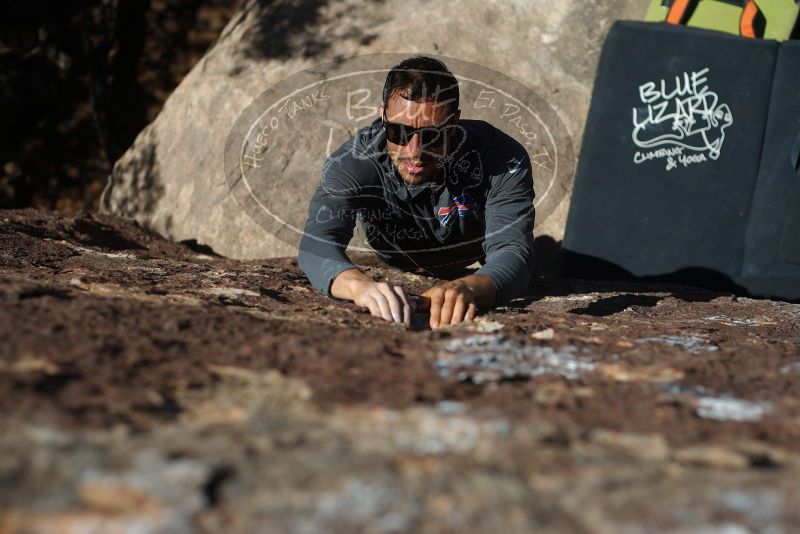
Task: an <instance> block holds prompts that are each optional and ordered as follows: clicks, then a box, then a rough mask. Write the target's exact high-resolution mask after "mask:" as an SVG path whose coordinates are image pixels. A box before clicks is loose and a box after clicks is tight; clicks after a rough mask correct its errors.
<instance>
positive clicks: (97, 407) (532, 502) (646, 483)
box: [0, 210, 800, 533]
mask: <svg viewBox="0 0 800 534" xmlns="http://www.w3.org/2000/svg"><path fill="white" fill-rule="evenodd" d="M189 245H190V246H187V245H184V244H177V243H171V242H167V241H165V240H163V239H161V238H159V237H158V236H157V235H155V234H153V233H151V232H149V231H145V230H143V229H142V228H141V227H140V226H139V225H138V224H136V223H135V222H133V221H131V220H127V219H119V218H114V217H109V216H103V215H98V214H94V213H90V212H79V213H73V214H67V215H64V214H55V213H50V212H43V211H34V210H21V211H0V301H1V302H2V306H0V336H2V339H3V343H2V345H0V531H2V532H17V531H25V532H28V531H37V532H39V531H42V532H50V531H53V532H55V531H57V532H86V531H90V530H91V531H102V532H117V531H159V532H183V531H186V530H189V529H198V530H204V531H211V532H228V531H248V532H252V531H264V532H320V533H338V532H341V533H350V532H445V531H448V532H449V531H456V530H457V531H459V532H476V533H477V532H487V531H502V532H510V533H516V532H520V533H522V532H533V531H537V532H539V531H541V532H563V531H577V532H609V533H611V532H614V533H618V532H644V531H653V530H658V531H671V532H689V531H691V532H698V531H703V532H791V531H796V530H797V529H798V528H799V527H800V502H798V495H800V476H798V475H799V474H800V445H798V443H800V440H799V439H798V438H800V401H798V398H797V391H798V388H800V331H799V330H798V326H797V325H798V320H799V319H800V305H797V304H788V303H783V302H776V301H769V300H751V299H744V298H736V297H732V296H730V295H725V294H716V293H709V292H705V291H700V290H695V289H691V288H686V287H680V286H668V285H633V284H593V283H587V282H581V281H569V280H544V279H538V280H536V281H535V283H534V285H533V286H532V287H531V291H530V294H529V295H528V296H527V297H525V298H521V299H517V300H514V301H512V302H511V303H510V304H509V305H508V306H506V307H503V308H500V309H497V310H493V311H490V312H483V313H481V314H480V315H479V316H478V317H477V320H476V321H475V322H473V323H469V324H463V325H456V326H451V327H447V328H444V329H440V330H437V331H430V330H426V329H419V328H415V329H410V330H407V329H406V328H405V327H403V326H401V325H397V324H393V323H388V322H385V321H383V320H381V319H378V318H375V317H371V316H369V315H368V314H365V313H363V312H360V311H359V309H358V308H357V307H355V306H353V305H351V304H337V303H335V302H333V301H330V300H328V299H326V298H325V297H324V296H322V295H320V294H318V293H316V292H315V291H314V290H313V289H312V288H311V286H310V285H309V284H308V282H307V281H306V280H305V278H304V277H303V275H302V273H301V272H300V271H299V270H298V269H297V266H296V264H295V261H294V260H293V259H291V258H279V259H271V260H266V261H236V260H230V259H224V258H220V257H216V256H213V255H210V254H209V253H208V252H207V251H206V252H203V251H202V249H201V248H200V247H198V246H197V245H196V244H192V243H190V244H189ZM358 261H359V263H361V264H362V265H363V266H364V268H365V269H366V270H367V271H368V272H369V274H370V275H372V276H373V277H375V278H382V279H386V280H390V281H394V282H397V283H402V284H404V285H405V286H406V287H407V288H408V289H409V290H410V291H411V292H413V293H417V294H418V293H420V292H421V291H423V290H424V289H425V288H427V287H428V286H429V285H430V284H431V283H433V282H434V281H433V280H431V279H427V278H424V277H419V276H416V275H409V274H405V273H402V272H399V271H396V270H392V269H387V268H384V267H382V266H380V265H379V264H377V263H375V262H374V261H373V260H372V259H371V258H369V257H368V256H360V257H359V258H358ZM418 323H421V324H425V321H424V318H423V320H422V321H419V322H418Z"/></svg>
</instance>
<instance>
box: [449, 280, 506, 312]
mask: <svg viewBox="0 0 800 534" xmlns="http://www.w3.org/2000/svg"><path fill="white" fill-rule="evenodd" d="M456 282H459V283H462V284H465V285H466V286H467V287H468V288H469V289H470V290H472V294H473V295H474V297H475V304H476V305H478V306H480V307H481V308H491V307H492V306H494V303H495V299H496V298H497V290H496V288H495V287H494V283H493V282H492V280H491V279H490V278H489V277H488V276H486V275H483V274H470V275H468V276H465V277H463V278H459V279H458V280H456Z"/></svg>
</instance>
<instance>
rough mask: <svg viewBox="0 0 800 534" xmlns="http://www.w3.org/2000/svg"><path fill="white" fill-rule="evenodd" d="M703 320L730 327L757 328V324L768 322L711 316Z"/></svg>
mask: <svg viewBox="0 0 800 534" xmlns="http://www.w3.org/2000/svg"><path fill="white" fill-rule="evenodd" d="M704 320H706V321H709V322H712V323H722V324H727V325H730V326H757V325H759V324H763V322H769V321H758V320H756V319H735V318H732V317H728V316H727V315H711V316H709V317H706V318H705V319H704Z"/></svg>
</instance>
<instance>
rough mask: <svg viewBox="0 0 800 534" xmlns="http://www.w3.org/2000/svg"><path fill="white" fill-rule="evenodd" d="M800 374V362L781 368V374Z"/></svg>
mask: <svg viewBox="0 0 800 534" xmlns="http://www.w3.org/2000/svg"><path fill="white" fill-rule="evenodd" d="M789 373H800V362H792V363H789V364H786V365H784V366H783V367H781V374H784V375H788V374H789Z"/></svg>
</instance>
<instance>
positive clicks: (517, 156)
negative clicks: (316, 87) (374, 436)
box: [298, 56, 534, 328]
mask: <svg viewBox="0 0 800 534" xmlns="http://www.w3.org/2000/svg"><path fill="white" fill-rule="evenodd" d="M458 106H459V89H458V81H457V80H456V78H455V77H454V76H453V74H452V73H451V72H450V71H449V70H448V69H447V67H446V66H445V65H444V64H443V63H442V62H440V61H438V60H436V59H434V58H430V57H425V56H415V57H412V58H409V59H406V60H405V61H403V62H402V63H400V64H399V65H397V66H395V67H394V68H393V69H392V70H391V71H390V72H389V74H388V75H387V77H386V83H385V84H384V88H383V103H382V104H381V106H380V108H379V113H380V117H379V118H378V119H376V120H375V121H373V122H372V123H371V124H370V125H368V126H366V127H364V128H362V129H360V130H359V131H358V132H357V133H356V135H355V136H353V137H352V138H351V139H350V140H348V141H347V142H345V143H344V144H343V145H342V146H341V147H339V148H338V149H337V150H336V151H335V152H333V153H332V154H331V155H330V156H329V157H328V158H327V160H326V162H325V165H324V167H323V170H322V178H321V180H320V185H319V187H318V188H317V190H316V192H315V193H314V195H313V197H312V199H311V203H310V205H309V209H308V219H307V221H306V225H305V231H304V235H303V238H302V240H301V242H300V247H299V253H298V264H299V265H300V268H301V269H302V270H303V271H304V272H305V274H306V276H307V277H308V279H309V280H310V282H311V283H312V285H313V286H314V287H315V288H316V289H318V290H319V291H321V292H322V293H324V294H326V295H328V296H329V297H333V298H337V299H342V300H349V301H353V302H354V303H356V304H358V305H361V306H364V307H366V308H368V309H369V311H370V313H371V314H372V315H376V316H379V317H382V318H384V319H386V320H388V321H396V322H403V323H405V324H407V325H408V324H410V321H411V316H412V314H413V313H414V312H415V307H417V306H419V309H420V310H429V312H430V320H429V321H430V326H431V328H438V327H440V326H444V325H448V324H455V323H460V322H462V321H465V320H466V321H469V320H472V319H473V318H474V317H475V314H476V312H477V310H478V309H485V308H490V307H493V306H498V305H501V304H504V303H506V302H508V301H509V300H511V299H512V298H514V297H517V296H520V295H522V294H523V293H524V292H525V290H526V289H527V287H528V283H529V281H530V278H531V274H532V268H533V223H534V207H533V195H534V193H533V176H532V170H531V163H530V158H529V157H528V154H527V152H526V151H525V148H524V147H523V146H522V145H521V144H520V143H518V142H517V141H515V140H514V139H513V138H512V137H510V136H508V135H506V134H505V133H503V132H502V131H500V130H499V129H497V128H495V127H494V126H492V125H491V124H489V123H487V122H484V121H479V120H467V119H460V115H461V110H460V109H459V107H458ZM356 220H360V221H361V223H362V228H363V230H364V233H365V236H366V239H367V242H368V243H369V245H370V247H371V248H373V249H374V250H375V252H376V254H377V255H378V257H379V258H380V259H381V260H383V261H384V262H385V263H387V264H389V265H392V266H395V267H398V268H400V269H403V270H407V271H414V272H417V273H423V274H429V275H432V276H435V277H438V278H444V279H447V280H446V281H444V282H442V283H440V284H437V285H434V286H433V287H431V288H430V289H428V290H427V291H425V292H424V293H423V294H422V295H421V297H422V298H421V299H420V300H419V301H414V300H413V299H409V296H408V295H406V294H405V292H404V290H403V288H402V287H401V286H395V285H390V284H387V283H383V282H376V281H374V280H372V279H371V278H369V277H368V276H367V275H366V274H364V272H362V271H361V270H360V269H358V268H357V267H356V266H355V265H354V264H353V263H351V262H350V260H349V258H348V257H347V255H346V254H345V248H346V247H347V244H348V243H349V241H350V239H351V238H352V235H353V227H354V225H355V222H356ZM476 261H478V262H480V264H481V267H480V268H479V269H477V271H475V272H474V273H473V274H467V275H465V276H460V277H458V276H459V275H461V274H465V271H464V268H465V267H467V266H469V265H471V264H473V263H475V262H476ZM417 302H418V304H417Z"/></svg>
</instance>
